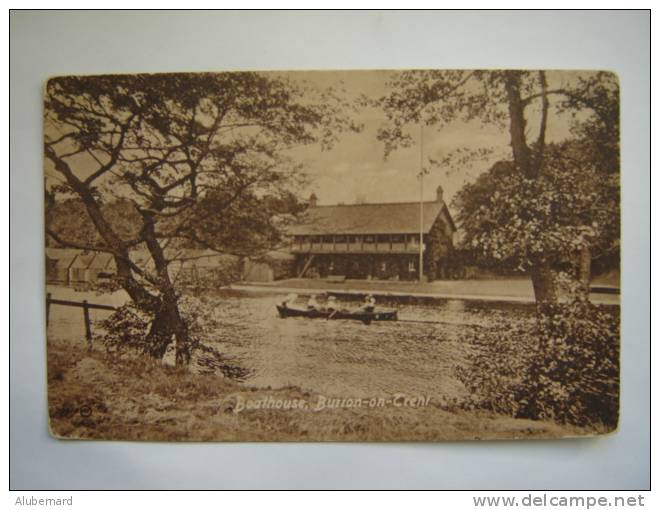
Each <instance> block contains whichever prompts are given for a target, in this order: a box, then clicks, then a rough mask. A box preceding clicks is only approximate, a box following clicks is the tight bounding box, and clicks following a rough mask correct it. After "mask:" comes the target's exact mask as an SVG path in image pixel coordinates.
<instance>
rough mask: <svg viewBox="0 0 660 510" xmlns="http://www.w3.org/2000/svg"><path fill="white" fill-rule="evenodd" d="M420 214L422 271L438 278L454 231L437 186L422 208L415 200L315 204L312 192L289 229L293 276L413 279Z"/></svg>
mask: <svg viewBox="0 0 660 510" xmlns="http://www.w3.org/2000/svg"><path fill="white" fill-rule="evenodd" d="M421 208H423V215H421V214H420V213H421V211H420V209H421ZM420 216H421V217H422V228H421V231H422V232H423V240H422V250H423V264H424V267H423V269H424V271H423V275H424V277H425V279H428V280H436V279H442V278H443V277H444V275H445V269H446V260H447V258H448V257H449V255H450V254H451V251H452V250H453V238H454V233H455V232H456V227H455V225H454V221H453V220H452V217H451V214H450V213H449V210H448V209H447V206H446V204H445V202H444V200H443V196H442V187H438V189H437V193H436V200H434V201H431V202H424V203H423V205H422V206H421V207H420V203H419V202H408V203H381V204H352V205H331V206H317V205H316V199H315V197H314V196H312V198H311V199H310V207H309V209H308V210H307V212H306V214H305V216H304V218H303V220H302V222H301V223H299V224H298V225H295V226H294V227H293V228H292V230H291V234H292V247H291V252H292V253H293V254H294V255H295V257H296V273H297V276H298V277H307V278H314V277H317V278H319V277H320V278H327V277H332V276H337V277H346V278H357V279H378V280H418V279H419V253H420Z"/></svg>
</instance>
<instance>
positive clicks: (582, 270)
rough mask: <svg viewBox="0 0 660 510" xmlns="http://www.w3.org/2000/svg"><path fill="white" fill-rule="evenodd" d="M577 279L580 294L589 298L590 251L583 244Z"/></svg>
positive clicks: (587, 246) (586, 245)
mask: <svg viewBox="0 0 660 510" xmlns="http://www.w3.org/2000/svg"><path fill="white" fill-rule="evenodd" d="M578 277H579V279H580V286H581V287H582V292H584V294H585V295H586V297H587V298H588V297H589V290H590V288H591V250H590V249H589V245H588V244H586V243H585V244H583V245H582V249H581V250H580V265H579V268H578Z"/></svg>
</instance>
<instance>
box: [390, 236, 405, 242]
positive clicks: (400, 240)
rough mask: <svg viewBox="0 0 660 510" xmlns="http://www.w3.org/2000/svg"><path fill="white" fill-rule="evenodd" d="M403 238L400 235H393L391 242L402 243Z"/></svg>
mask: <svg viewBox="0 0 660 510" xmlns="http://www.w3.org/2000/svg"><path fill="white" fill-rule="evenodd" d="M403 239H404V237H403V236H402V235H393V236H392V242H393V243H403V242H404V240H403Z"/></svg>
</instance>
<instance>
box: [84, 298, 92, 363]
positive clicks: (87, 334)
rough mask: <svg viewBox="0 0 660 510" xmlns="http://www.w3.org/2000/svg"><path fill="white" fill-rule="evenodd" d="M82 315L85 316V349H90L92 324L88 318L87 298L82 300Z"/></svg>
mask: <svg viewBox="0 0 660 510" xmlns="http://www.w3.org/2000/svg"><path fill="white" fill-rule="evenodd" d="M83 315H84V317H85V338H86V339H87V349H88V350H90V351H91V350H92V325H91V323H90V320H89V306H88V304H87V300H86V299H84V300H83Z"/></svg>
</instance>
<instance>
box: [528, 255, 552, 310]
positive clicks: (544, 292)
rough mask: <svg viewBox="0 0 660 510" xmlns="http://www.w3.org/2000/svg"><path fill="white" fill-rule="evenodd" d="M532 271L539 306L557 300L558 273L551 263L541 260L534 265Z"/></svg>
mask: <svg viewBox="0 0 660 510" xmlns="http://www.w3.org/2000/svg"><path fill="white" fill-rule="evenodd" d="M530 272H531V276H532V285H533V287H534V296H535V298H536V304H537V306H544V305H548V304H552V303H555V302H557V284H556V276H557V275H556V273H555V271H554V270H553V269H552V267H551V266H550V264H548V263H547V262H539V263H537V264H535V265H534V266H533V267H532V269H531V271H530Z"/></svg>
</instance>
